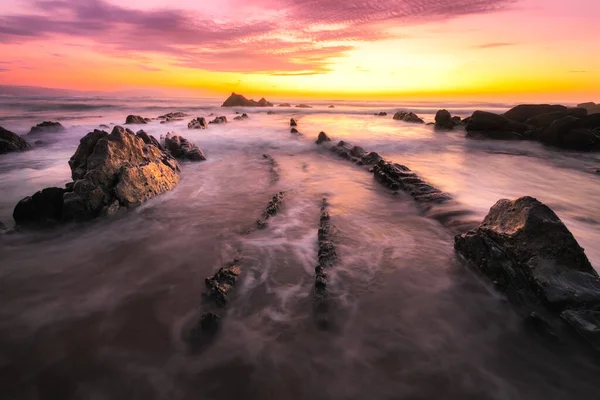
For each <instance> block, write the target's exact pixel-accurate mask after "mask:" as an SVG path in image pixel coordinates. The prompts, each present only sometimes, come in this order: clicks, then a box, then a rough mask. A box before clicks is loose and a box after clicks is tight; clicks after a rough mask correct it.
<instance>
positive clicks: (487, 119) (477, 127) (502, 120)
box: [466, 111, 528, 134]
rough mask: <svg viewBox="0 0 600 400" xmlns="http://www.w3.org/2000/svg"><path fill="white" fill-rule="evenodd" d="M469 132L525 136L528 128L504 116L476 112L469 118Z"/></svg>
mask: <svg viewBox="0 0 600 400" xmlns="http://www.w3.org/2000/svg"><path fill="white" fill-rule="evenodd" d="M466 129H467V131H480V132H486V131H510V132H516V133H520V134H523V133H524V132H525V131H527V129H528V126H527V125H525V124H523V123H520V122H515V121H512V120H510V119H508V118H506V117H505V116H503V115H498V114H494V113H491V112H487V111H475V112H474V113H473V115H471V118H469V120H468V122H467V125H466Z"/></svg>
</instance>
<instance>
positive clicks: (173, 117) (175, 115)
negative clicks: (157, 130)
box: [158, 111, 188, 121]
mask: <svg viewBox="0 0 600 400" xmlns="http://www.w3.org/2000/svg"><path fill="white" fill-rule="evenodd" d="M187 116H188V115H187V114H186V113H184V112H181V111H177V112H170V113H168V114H165V115H161V116H160V117H158V119H164V120H169V121H178V120H181V119H183V118H185V117H187Z"/></svg>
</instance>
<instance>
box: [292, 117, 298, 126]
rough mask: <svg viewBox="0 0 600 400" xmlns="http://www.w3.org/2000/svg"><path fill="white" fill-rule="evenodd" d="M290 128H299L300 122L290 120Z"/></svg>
mask: <svg viewBox="0 0 600 400" xmlns="http://www.w3.org/2000/svg"><path fill="white" fill-rule="evenodd" d="M290 126H298V122H296V120H295V119H294V118H290Z"/></svg>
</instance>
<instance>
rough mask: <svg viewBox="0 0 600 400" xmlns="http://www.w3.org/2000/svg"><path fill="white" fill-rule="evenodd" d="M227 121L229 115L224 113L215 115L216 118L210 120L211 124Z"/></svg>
mask: <svg viewBox="0 0 600 400" xmlns="http://www.w3.org/2000/svg"><path fill="white" fill-rule="evenodd" d="M225 123H227V117H226V116H224V115H222V116H220V117H215V119H213V120H212V121H210V122H209V124H225Z"/></svg>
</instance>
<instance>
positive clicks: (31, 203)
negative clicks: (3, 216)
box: [13, 187, 66, 227]
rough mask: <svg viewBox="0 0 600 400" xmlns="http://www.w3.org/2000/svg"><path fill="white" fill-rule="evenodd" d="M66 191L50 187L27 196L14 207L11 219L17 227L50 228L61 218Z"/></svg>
mask: <svg viewBox="0 0 600 400" xmlns="http://www.w3.org/2000/svg"><path fill="white" fill-rule="evenodd" d="M65 192H66V189H61V188H57V187H50V188H46V189H43V190H41V191H39V192H36V193H35V194H34V195H33V196H27V197H25V198H24V199H22V200H21V201H19V203H18V204H17V206H16V207H15V209H14V211H13V218H14V220H15V222H16V223H17V225H19V226H39V227H46V226H52V225H55V224H57V223H58V222H60V221H61V220H62V218H63V203H64V201H63V195H64V193H65Z"/></svg>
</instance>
